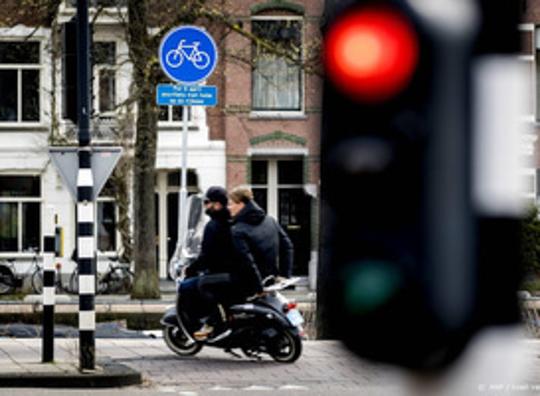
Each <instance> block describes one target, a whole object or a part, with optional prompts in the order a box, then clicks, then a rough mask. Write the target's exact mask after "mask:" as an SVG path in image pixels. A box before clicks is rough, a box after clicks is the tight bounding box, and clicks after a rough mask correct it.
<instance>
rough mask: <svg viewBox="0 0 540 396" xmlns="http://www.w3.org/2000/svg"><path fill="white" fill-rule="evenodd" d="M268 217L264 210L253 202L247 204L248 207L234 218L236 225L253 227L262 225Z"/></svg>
mask: <svg viewBox="0 0 540 396" xmlns="http://www.w3.org/2000/svg"><path fill="white" fill-rule="evenodd" d="M265 217H266V214H265V213H264V210H262V209H261V208H260V206H259V205H257V204H256V203H255V202H253V201H249V202H248V203H246V206H244V208H243V209H242V210H241V211H240V213H238V214H237V215H236V217H235V218H234V222H235V223H247V224H251V225H257V224H261V223H262V222H263V220H264V218H265Z"/></svg>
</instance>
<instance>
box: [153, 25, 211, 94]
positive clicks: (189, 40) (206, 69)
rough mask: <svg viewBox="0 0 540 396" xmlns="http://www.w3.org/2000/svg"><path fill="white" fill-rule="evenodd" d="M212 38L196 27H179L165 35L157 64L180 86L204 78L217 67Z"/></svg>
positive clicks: (194, 82)
mask: <svg viewBox="0 0 540 396" xmlns="http://www.w3.org/2000/svg"><path fill="white" fill-rule="evenodd" d="M217 58H218V55H217V47H216V43H215V42H214V39H212V37H211V36H210V35H209V34H208V33H207V32H206V31H204V30H203V29H201V28H199V27H196V26H180V27H178V28H175V29H173V30H171V31H170V32H168V33H167V34H166V35H165V37H163V40H161V45H160V46H159V62H160V64H161V68H162V69H163V71H164V72H165V74H166V75H167V76H168V77H169V78H171V79H172V80H175V81H177V82H179V83H182V84H196V83H198V82H200V81H202V80H204V79H206V78H207V77H208V76H209V75H210V74H212V72H213V71H214V69H215V68H216V64H217Z"/></svg>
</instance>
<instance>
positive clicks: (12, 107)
mask: <svg viewBox="0 0 540 396" xmlns="http://www.w3.org/2000/svg"><path fill="white" fill-rule="evenodd" d="M0 92H1V93H2V94H1V95H0V122H18V123H24V122H39V120H40V113H41V111H40V44H39V42H37V41H10V42H6V41H4V42H1V41H0Z"/></svg>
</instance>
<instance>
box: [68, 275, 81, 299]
mask: <svg viewBox="0 0 540 396" xmlns="http://www.w3.org/2000/svg"><path fill="white" fill-rule="evenodd" d="M67 292H68V293H71V294H79V271H78V270H74V271H73V272H72V273H71V276H70V277H69V287H68V290H67Z"/></svg>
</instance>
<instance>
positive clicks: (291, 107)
mask: <svg viewBox="0 0 540 396" xmlns="http://www.w3.org/2000/svg"><path fill="white" fill-rule="evenodd" d="M251 28H252V31H253V33H254V34H255V35H256V36H257V37H261V38H263V39H265V40H268V41H270V42H271V43H273V45H275V48H277V49H278V50H280V51H287V53H288V54H290V55H291V56H292V59H290V58H288V57H286V56H285V55H277V54H275V53H272V52H271V51H269V50H268V49H265V48H264V47H263V46H261V45H255V46H254V48H253V57H254V59H253V64H254V68H253V73H252V109H253V110H254V111H301V110H302V103H301V102H302V73H301V68H300V66H299V65H298V64H295V61H300V59H301V57H302V51H301V46H302V22H301V20H299V19H286V20H283V19H253V20H252V23H251Z"/></svg>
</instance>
